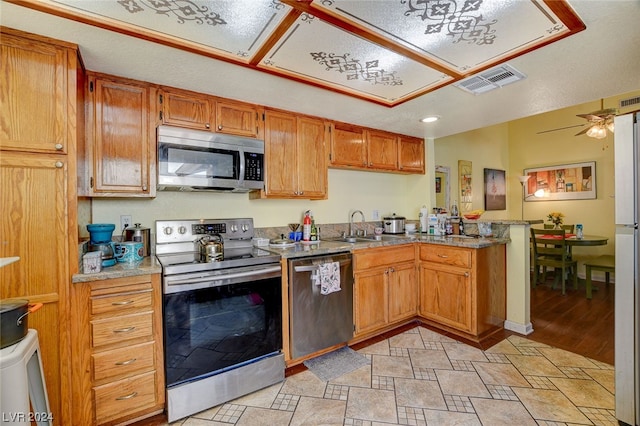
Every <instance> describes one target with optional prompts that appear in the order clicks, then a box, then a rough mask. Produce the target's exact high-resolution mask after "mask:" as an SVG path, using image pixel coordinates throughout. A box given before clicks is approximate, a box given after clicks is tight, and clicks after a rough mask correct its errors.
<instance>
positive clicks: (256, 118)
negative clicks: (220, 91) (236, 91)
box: [216, 98, 264, 139]
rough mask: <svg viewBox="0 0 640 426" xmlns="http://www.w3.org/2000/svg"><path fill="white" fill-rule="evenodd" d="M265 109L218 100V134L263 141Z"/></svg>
mask: <svg viewBox="0 0 640 426" xmlns="http://www.w3.org/2000/svg"><path fill="white" fill-rule="evenodd" d="M263 114H264V108H262V107H259V106H257V105H252V104H247V103H242V102H234V101H229V100H223V99H220V98H218V99H217V100H216V132H218V133H226V134H229V135H236V136H247V137H250V138H257V139H262V137H263V120H262V116H263Z"/></svg>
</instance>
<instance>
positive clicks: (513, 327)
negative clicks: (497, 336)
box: [504, 320, 533, 336]
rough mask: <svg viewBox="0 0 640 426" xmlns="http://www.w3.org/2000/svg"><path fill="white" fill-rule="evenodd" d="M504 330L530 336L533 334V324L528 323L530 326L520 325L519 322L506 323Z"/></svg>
mask: <svg viewBox="0 0 640 426" xmlns="http://www.w3.org/2000/svg"><path fill="white" fill-rule="evenodd" d="M504 328H505V329H506V330H509V331H514V332H516V333H518V334H522V335H525V336H526V335H528V334H531V333H533V324H531V323H528V324H520V323H518V322H513V321H509V320H507V321H505V322H504Z"/></svg>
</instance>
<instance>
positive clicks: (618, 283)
mask: <svg viewBox="0 0 640 426" xmlns="http://www.w3.org/2000/svg"><path fill="white" fill-rule="evenodd" d="M639 119H640V113H633V114H626V115H621V116H618V117H616V118H615V139H614V140H615V142H614V153H615V187H616V190H615V220H616V248H615V250H616V271H615V387H616V418H617V419H618V421H619V422H623V423H626V424H629V425H640V385H639V383H640V372H639V370H640V365H639V361H638V359H639V357H640V336H639V333H638V329H639V328H640V321H639V317H640V315H639V311H640V284H638V278H639V277H640V271H639V267H638V264H639V263H640V261H639V260H640V240H639V237H638V232H639V231H638V222H639V215H640V148H639V146H638V145H639V144H640V125H639V124H638V121H639Z"/></svg>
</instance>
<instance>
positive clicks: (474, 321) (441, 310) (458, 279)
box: [419, 244, 506, 341]
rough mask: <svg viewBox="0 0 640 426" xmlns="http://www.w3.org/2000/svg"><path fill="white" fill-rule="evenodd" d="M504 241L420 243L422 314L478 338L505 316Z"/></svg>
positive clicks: (437, 324) (431, 321)
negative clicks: (478, 244) (489, 243)
mask: <svg viewBox="0 0 640 426" xmlns="http://www.w3.org/2000/svg"><path fill="white" fill-rule="evenodd" d="M505 267H506V253H505V246H504V245H495V246H490V247H485V248H480V249H469V248H462V247H451V246H442V245H436V244H421V245H420V251H419V271H420V307H419V315H420V317H422V319H424V320H426V321H425V322H427V323H428V324H430V325H433V326H435V327H439V328H441V329H443V330H446V331H451V332H454V333H456V334H458V335H460V336H463V337H466V338H470V339H472V340H475V341H479V340H481V339H482V338H484V337H486V336H488V335H490V334H492V333H493V332H495V331H497V330H499V329H501V328H502V327H503V323H504V320H505V318H506V299H505V298H506V268H505Z"/></svg>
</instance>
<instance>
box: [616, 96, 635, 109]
mask: <svg viewBox="0 0 640 426" xmlns="http://www.w3.org/2000/svg"><path fill="white" fill-rule="evenodd" d="M638 104H640V96H636V97H635V98H629V99H621V100H620V108H626V107H629V106H632V105H638Z"/></svg>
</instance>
